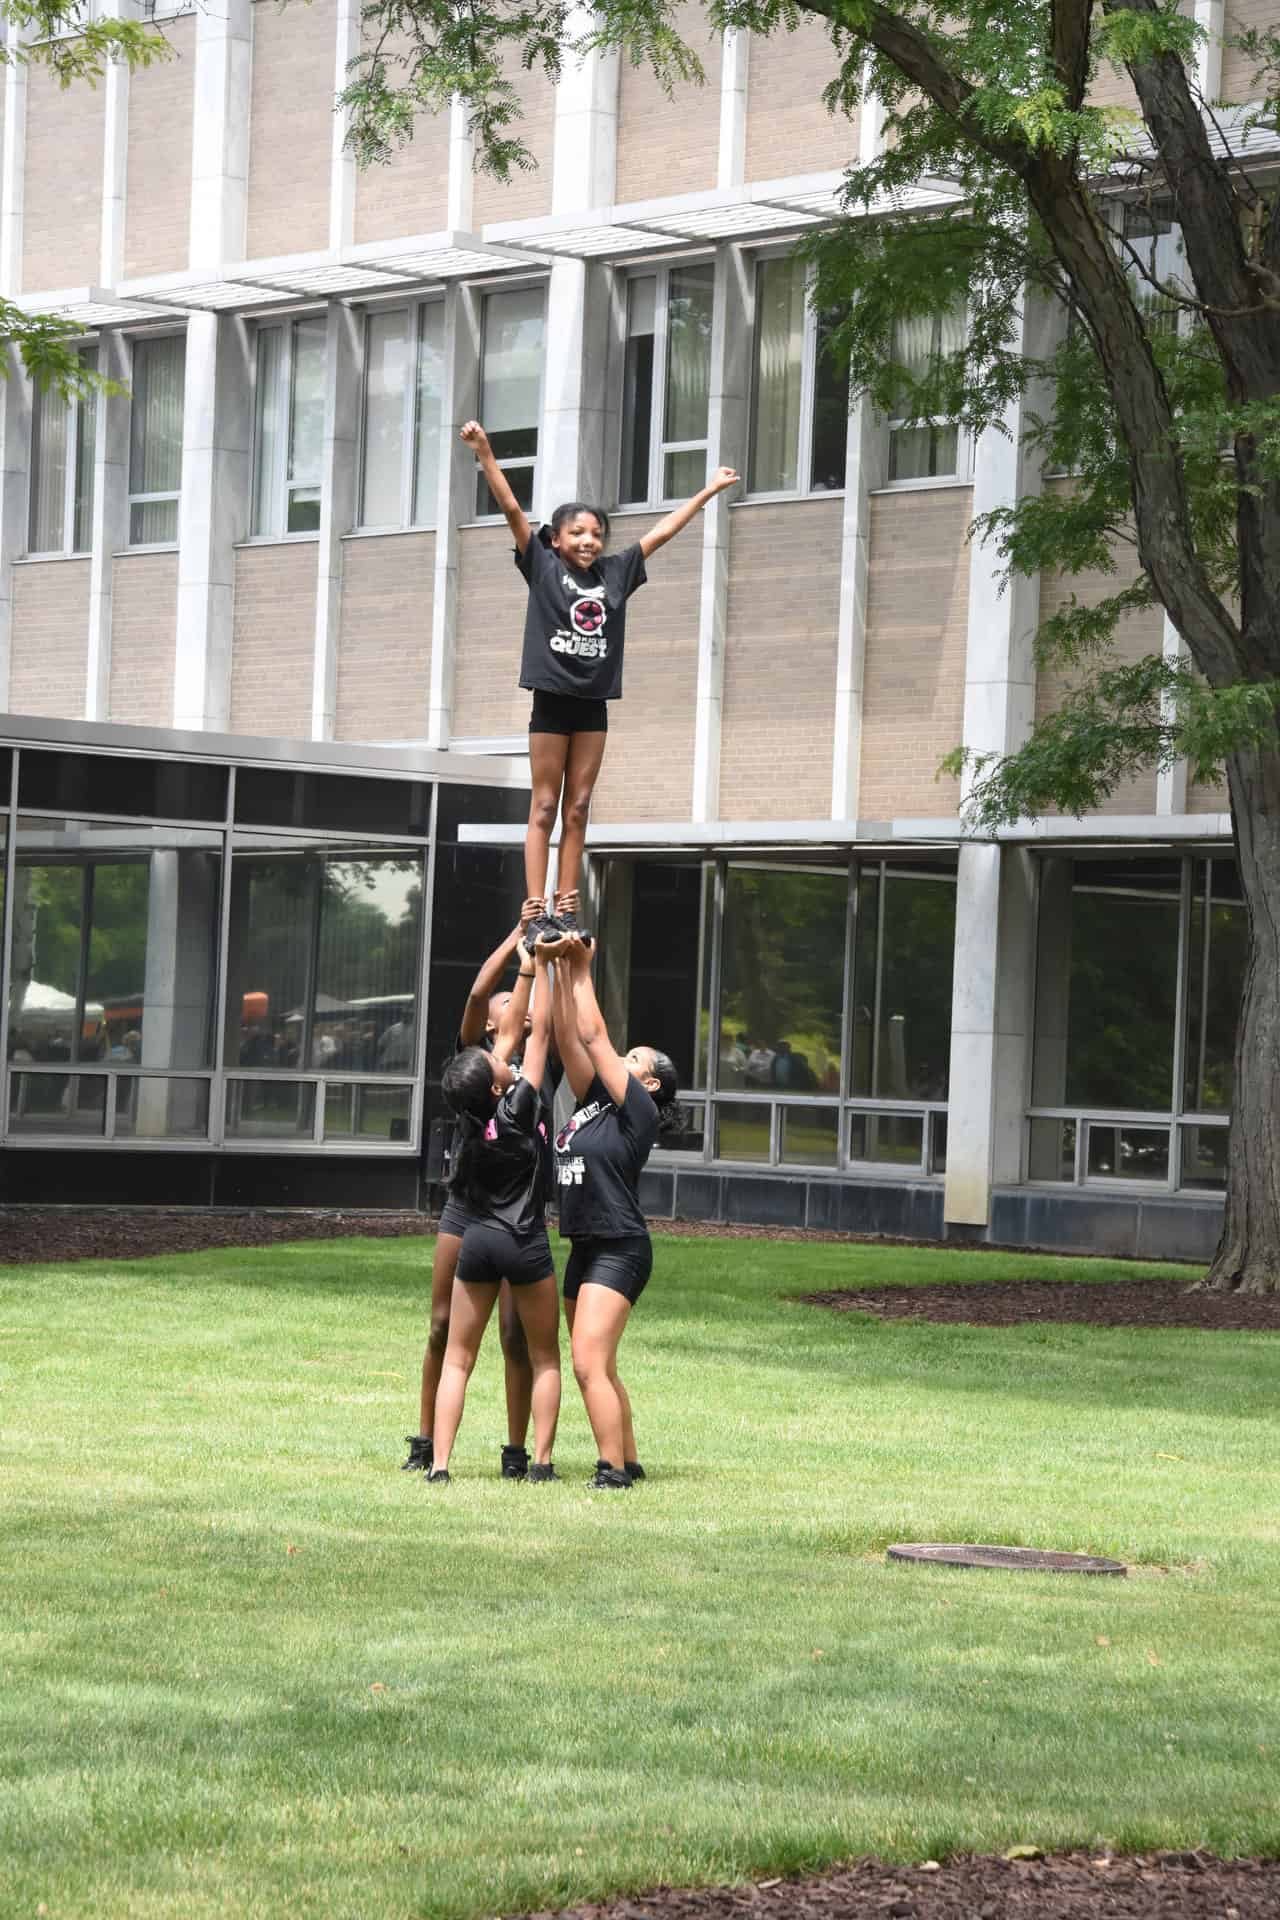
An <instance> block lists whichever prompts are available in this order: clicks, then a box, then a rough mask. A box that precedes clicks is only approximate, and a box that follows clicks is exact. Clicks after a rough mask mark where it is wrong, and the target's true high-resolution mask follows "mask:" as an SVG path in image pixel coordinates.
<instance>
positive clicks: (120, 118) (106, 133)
mask: <svg viewBox="0 0 1280 1920" xmlns="http://www.w3.org/2000/svg"><path fill="white" fill-rule="evenodd" d="M101 11H102V13H103V14H104V15H105V16H106V17H107V18H108V19H114V20H120V19H125V18H128V17H130V16H131V15H132V14H133V11H134V8H133V0H102V5H101ZM102 92H103V110H104V111H103V117H104V129H103V144H102V228H101V244H100V247H99V261H98V280H99V283H100V284H101V285H102V286H104V287H114V286H115V285H116V284H117V282H118V281H120V280H122V279H123V278H124V215H125V192H126V187H127V161H128V157H129V69H128V67H127V66H126V64H125V62H124V61H123V60H110V61H108V62H107V70H106V73H105V75H104V77H103V81H102Z"/></svg>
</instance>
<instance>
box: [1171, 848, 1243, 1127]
mask: <svg viewBox="0 0 1280 1920" xmlns="http://www.w3.org/2000/svg"><path fill="white" fill-rule="evenodd" d="M1192 872H1193V875H1194V879H1193V887H1194V891H1193V893H1192V897H1191V925H1190V934H1189V938H1188V942H1187V949H1188V969H1187V1048H1186V1077H1185V1081H1184V1088H1183V1096H1182V1104H1183V1108H1184V1110H1185V1111H1186V1112H1188V1113H1227V1112H1229V1111H1230V1107H1231V1089H1232V1082H1233V1080H1234V1077H1235V1046H1236V1022H1237V1020H1238V1018H1239V1014H1240V999H1241V995H1242V994H1243V992H1244V978H1245V971H1246V969H1247V967H1248V964H1249V916H1248V913H1247V911H1246V909H1245V904H1244V900H1243V898H1242V896H1241V892H1240V879H1239V875H1238V874H1237V872H1236V865H1235V861H1234V860H1197V861H1196V862H1195V863H1194V866H1193V869H1192Z"/></svg>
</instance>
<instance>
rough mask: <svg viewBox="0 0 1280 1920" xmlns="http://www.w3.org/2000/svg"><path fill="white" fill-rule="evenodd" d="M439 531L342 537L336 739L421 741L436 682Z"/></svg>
mask: <svg viewBox="0 0 1280 1920" xmlns="http://www.w3.org/2000/svg"><path fill="white" fill-rule="evenodd" d="M435 557H436V537H435V535H434V533H397V534H388V535H387V536H385V537H383V536H381V535H380V536H378V537H377V538H376V539H358V540H344V541H343V543H342V623H341V626H340V628H339V637H338V716H337V737H338V739H339V740H418V739H421V738H422V736H423V734H424V733H425V731H426V718H427V699H428V692H429V689H430V684H431V594H432V568H433V567H434V565H435Z"/></svg>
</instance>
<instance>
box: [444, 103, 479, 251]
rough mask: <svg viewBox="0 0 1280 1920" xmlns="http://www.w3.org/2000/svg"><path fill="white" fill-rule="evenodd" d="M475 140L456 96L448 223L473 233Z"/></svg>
mask: <svg viewBox="0 0 1280 1920" xmlns="http://www.w3.org/2000/svg"><path fill="white" fill-rule="evenodd" d="M475 158H476V154H475V142H474V141H473V140H472V138H471V133H470V130H469V128H468V126H467V116H466V111H465V109H464V107H463V105H462V102H461V101H460V100H459V99H457V98H456V96H455V98H454V100H453V101H452V103H451V105H450V107H449V213H448V219H447V222H446V224H447V225H448V226H449V228H450V229H451V230H453V231H455V232H458V233H470V231H471V220H472V208H473V207H474V205H475V180H476V174H475Z"/></svg>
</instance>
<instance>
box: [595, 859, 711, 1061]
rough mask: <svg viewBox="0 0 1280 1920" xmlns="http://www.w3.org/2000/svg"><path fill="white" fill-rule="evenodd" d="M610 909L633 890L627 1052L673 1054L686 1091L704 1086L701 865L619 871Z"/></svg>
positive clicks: (624, 1024)
mask: <svg viewBox="0 0 1280 1920" xmlns="http://www.w3.org/2000/svg"><path fill="white" fill-rule="evenodd" d="M614 872H615V875H616V876H617V878H616V880H615V882H614V889H615V890H614V892H613V894H612V895H611V909H612V911H614V912H618V911H620V910H621V909H622V906H623V902H622V899H621V897H620V895H619V893H618V891H617V889H618V887H619V885H626V886H627V887H629V889H630V900H629V901H628V902H627V903H626V911H627V912H628V913H629V916H630V923H631V940H630V953H629V971H628V979H627V983H626V985H625V987H624V989H623V990H624V991H625V992H626V995H627V999H626V1004H625V1007H624V1006H621V1005H617V1003H615V1005H616V1011H617V1014H618V1015H619V1016H620V1021H619V1031H620V1032H622V1033H624V1034H625V1036H626V1041H627V1045H628V1046H649V1047H660V1048H661V1050H662V1051H663V1052H664V1053H668V1054H670V1056H671V1058H672V1059H673V1060H674V1062H675V1067H676V1072H677V1074H678V1075H679V1077H680V1084H681V1086H682V1087H702V1086H705V1085H706V1080H705V1079H704V1078H700V1077H699V1069H700V1067H701V1066H702V1064H703V1063H702V1061H701V1059H700V1058H696V1057H695V1056H699V1055H701V1053H702V1048H701V1047H700V1046H698V1044H697V1035H698V1030H699V1006H698V1001H699V978H700V968H699V959H700V952H701V938H702V912H703V906H702V901H703V879H702V869H701V867H697V866H674V865H672V866H667V865H665V864H658V863H654V864H653V865H649V864H647V863H646V864H645V865H642V866H640V865H638V866H622V865H619V866H618V867H616V868H615V869H614Z"/></svg>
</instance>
